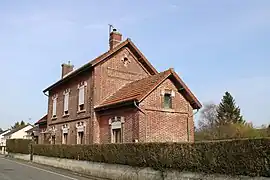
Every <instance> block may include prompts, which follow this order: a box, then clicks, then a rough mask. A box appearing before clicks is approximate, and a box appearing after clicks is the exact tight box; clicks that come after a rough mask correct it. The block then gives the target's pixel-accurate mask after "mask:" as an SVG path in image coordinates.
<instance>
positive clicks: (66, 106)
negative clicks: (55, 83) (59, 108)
mask: <svg viewBox="0 0 270 180" xmlns="http://www.w3.org/2000/svg"><path fill="white" fill-rule="evenodd" d="M68 101H69V93H66V94H65V96H64V111H68Z"/></svg>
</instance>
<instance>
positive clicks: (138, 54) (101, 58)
mask: <svg viewBox="0 0 270 180" xmlns="http://www.w3.org/2000/svg"><path fill="white" fill-rule="evenodd" d="M123 47H129V49H130V50H131V51H132V52H133V53H134V55H135V56H136V57H138V60H139V61H140V63H142V64H143V65H144V66H145V68H146V69H147V70H148V71H149V72H150V74H152V75H154V74H157V73H158V72H157V70H156V69H155V68H154V67H153V66H152V65H151V64H150V62H149V61H148V60H147V59H146V57H145V56H144V55H143V54H142V53H141V52H140V50H139V49H138V48H137V47H136V46H135V45H134V44H133V42H132V41H131V40H130V39H129V38H128V39H127V40H125V41H123V42H121V43H119V44H118V45H117V46H116V47H115V48H113V49H112V50H109V51H107V52H105V53H103V54H101V55H100V56H98V57H97V58H95V59H94V60H92V61H90V62H88V63H86V64H85V65H83V66H82V67H80V68H78V69H76V70H74V71H72V72H71V73H70V74H68V75H67V76H65V77H64V78H62V79H60V80H59V81H57V82H56V83H54V84H52V85H51V86H49V87H48V88H46V89H45V90H44V91H43V92H47V91H49V90H51V89H52V88H54V87H56V86H58V85H60V84H62V83H63V82H65V81H67V80H69V79H71V78H72V77H74V76H76V75H78V74H79V73H81V72H83V71H85V70H87V69H89V68H91V67H94V66H96V65H97V64H99V63H100V62H103V61H105V60H107V59H108V58H109V57H110V56H112V55H113V54H115V53H116V52H118V51H119V50H121V49H122V48H123Z"/></svg>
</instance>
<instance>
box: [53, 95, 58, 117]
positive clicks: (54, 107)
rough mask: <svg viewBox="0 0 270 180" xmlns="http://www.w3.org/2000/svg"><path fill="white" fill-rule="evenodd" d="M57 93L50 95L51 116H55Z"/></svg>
mask: <svg viewBox="0 0 270 180" xmlns="http://www.w3.org/2000/svg"><path fill="white" fill-rule="evenodd" d="M57 97H58V96H57V94H55V95H54V96H53V97H52V118H53V119H55V118H57Z"/></svg>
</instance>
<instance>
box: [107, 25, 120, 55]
mask: <svg viewBox="0 0 270 180" xmlns="http://www.w3.org/2000/svg"><path fill="white" fill-rule="evenodd" d="M121 41H122V34H121V33H120V32H118V31H117V30H116V29H115V28H113V30H112V32H111V33H110V40H109V44H110V50H112V49H113V48H115V46H117V45H118V44H119V43H120V42H121Z"/></svg>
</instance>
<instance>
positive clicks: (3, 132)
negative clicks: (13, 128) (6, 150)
mask: <svg viewBox="0 0 270 180" xmlns="http://www.w3.org/2000/svg"><path fill="white" fill-rule="evenodd" d="M8 131H10V129H7V130H5V131H2V132H1V133H0V135H2V134H5V133H6V132H8Z"/></svg>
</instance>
